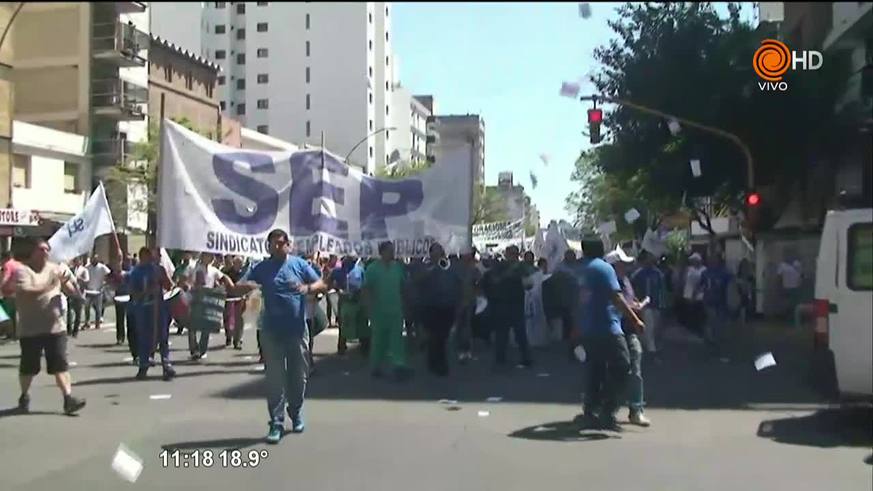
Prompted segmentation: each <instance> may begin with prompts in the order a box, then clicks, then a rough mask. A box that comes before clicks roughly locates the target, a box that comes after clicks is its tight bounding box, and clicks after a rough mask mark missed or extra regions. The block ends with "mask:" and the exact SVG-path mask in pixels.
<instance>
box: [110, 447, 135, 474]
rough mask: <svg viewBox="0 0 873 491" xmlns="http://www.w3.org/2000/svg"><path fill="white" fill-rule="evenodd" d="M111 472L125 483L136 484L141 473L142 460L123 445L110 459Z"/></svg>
mask: <svg viewBox="0 0 873 491" xmlns="http://www.w3.org/2000/svg"><path fill="white" fill-rule="evenodd" d="M112 470H114V471H115V473H116V474H118V475H119V476H120V477H121V478H122V479H124V480H125V481H127V482H136V480H137V479H139V475H140V474H141V473H142V459H141V458H139V456H138V455H137V454H135V453H133V451H131V450H130V449H129V448H127V446H125V445H124V444H123V443H122V444H119V445H118V450H116V451H115V457H113V458H112Z"/></svg>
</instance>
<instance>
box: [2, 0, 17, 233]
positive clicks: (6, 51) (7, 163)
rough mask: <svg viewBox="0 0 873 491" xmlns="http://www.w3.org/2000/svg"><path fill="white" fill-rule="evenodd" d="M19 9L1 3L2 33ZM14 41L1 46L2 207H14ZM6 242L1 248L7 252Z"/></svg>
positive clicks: (10, 3)
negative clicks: (12, 174) (12, 200)
mask: <svg viewBox="0 0 873 491" xmlns="http://www.w3.org/2000/svg"><path fill="white" fill-rule="evenodd" d="M17 8H18V6H17V5H15V4H14V3H12V2H0V32H5V31H6V29H7V27H9V21H10V20H11V19H12V17H13V15H15V11H16V9H17ZM12 46H13V41H12V39H11V38H10V37H9V36H6V38H4V39H3V41H2V45H0V205H2V206H6V207H7V208H11V207H12V203H11V199H12V187H11V185H12V182H11V173H12V98H13V88H14V84H13V83H12V65H11V63H12V52H13V48H12ZM7 247H8V245H7V244H6V241H2V243H0V248H3V250H6V248H7Z"/></svg>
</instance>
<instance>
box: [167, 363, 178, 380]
mask: <svg viewBox="0 0 873 491" xmlns="http://www.w3.org/2000/svg"><path fill="white" fill-rule="evenodd" d="M175 377H176V369H175V368H173V367H171V366H170V365H166V366H165V367H164V380H165V381H170V380H173V378H175Z"/></svg>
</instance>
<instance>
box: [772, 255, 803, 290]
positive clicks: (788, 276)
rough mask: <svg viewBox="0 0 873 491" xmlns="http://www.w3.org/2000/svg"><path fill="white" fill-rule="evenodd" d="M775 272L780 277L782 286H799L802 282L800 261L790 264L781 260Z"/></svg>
mask: <svg viewBox="0 0 873 491" xmlns="http://www.w3.org/2000/svg"><path fill="white" fill-rule="evenodd" d="M776 274H777V275H779V276H781V277H782V288H800V284H801V283H802V282H803V266H802V265H801V264H800V261H794V262H793V263H791V264H788V263H787V262H785V261H782V262H781V263H779V268H777V269H776Z"/></svg>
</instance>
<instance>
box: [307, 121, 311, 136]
mask: <svg viewBox="0 0 873 491" xmlns="http://www.w3.org/2000/svg"><path fill="white" fill-rule="evenodd" d="M310 136H312V125H311V124H309V121H307V122H306V138H309V137H310Z"/></svg>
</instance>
